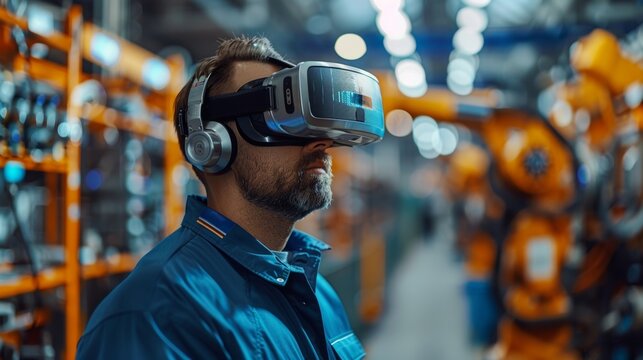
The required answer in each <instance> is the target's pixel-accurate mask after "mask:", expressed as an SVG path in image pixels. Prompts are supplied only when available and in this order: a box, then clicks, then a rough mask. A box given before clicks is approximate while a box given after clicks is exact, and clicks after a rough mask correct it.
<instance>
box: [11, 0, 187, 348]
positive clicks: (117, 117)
mask: <svg viewBox="0 0 643 360" xmlns="http://www.w3.org/2000/svg"><path fill="white" fill-rule="evenodd" d="M0 24H4V26H5V27H7V26H8V27H13V26H18V27H20V28H21V29H23V30H25V31H26V32H27V33H28V41H30V42H33V41H39V42H42V43H44V44H46V45H48V46H50V47H52V48H56V49H59V50H62V51H63V52H65V53H66V54H67V58H66V64H64V65H61V64H56V63H53V62H50V61H47V60H40V59H29V60H27V59H24V58H22V57H20V55H19V54H13V56H12V57H11V59H12V61H13V67H14V70H15V71H22V72H27V73H28V75H29V76H30V77H33V78H35V79H38V80H40V81H45V82H47V83H49V84H51V85H52V86H54V87H55V88H57V89H59V90H61V91H62V92H63V93H64V94H65V99H66V101H67V104H66V107H67V114H68V121H69V122H70V124H72V125H73V124H77V123H78V121H80V120H79V119H81V118H82V117H89V119H87V120H88V121H89V122H90V123H94V124H102V125H105V126H114V127H116V128H119V129H121V130H125V131H128V132H132V133H135V134H138V135H141V136H146V137H154V138H157V139H160V140H162V141H165V148H166V156H165V189H166V196H167V199H166V209H165V219H166V224H165V228H166V233H169V232H170V231H171V230H172V229H174V228H175V227H176V225H177V223H176V222H177V219H178V218H180V215H181V214H182V212H183V204H184V196H183V194H182V193H181V192H180V191H177V189H176V185H174V183H173V178H174V177H173V176H172V175H173V173H174V171H175V169H176V167H177V166H179V165H180V164H183V159H182V155H181V152H180V151H179V149H178V145H177V141H176V138H175V136H174V134H173V129H172V126H171V122H169V121H163V122H158V123H157V122H150V121H147V120H141V119H135V118H132V117H129V116H127V115H125V114H122V113H119V112H117V111H115V110H114V109H107V108H104V107H103V108H96V109H89V110H90V111H87V110H88V109H87V108H79V107H78V106H75V105H74V104H72V103H71V100H70V96H69V95H70V94H71V93H72V92H73V90H74V88H75V87H76V86H77V85H78V84H80V83H81V82H82V81H84V80H87V79H91V78H93V77H92V76H91V75H89V74H84V73H83V72H82V61H83V60H88V61H92V62H94V63H99V62H97V61H96V59H93V58H92V54H91V52H90V51H89V47H90V46H89V45H90V43H91V39H92V38H93V36H94V35H95V34H96V33H98V32H101V33H104V32H103V30H101V29H99V28H97V27H96V26H94V25H92V24H89V23H84V22H83V18H82V11H81V7H80V6H78V5H74V6H72V7H71V8H70V10H69V13H68V16H67V22H66V27H65V29H64V33H59V32H54V33H51V34H48V35H42V34H37V33H33V32H31V31H30V30H29V26H28V25H29V24H28V22H27V20H26V19H22V18H19V17H17V16H15V15H14V14H13V13H11V12H9V11H8V10H7V9H6V8H4V7H0ZM109 36H110V37H113V39H115V40H116V41H118V43H119V46H120V47H121V56H120V57H119V59H120V60H119V63H118V64H115V65H114V66H111V67H107V66H105V65H104V64H99V65H102V66H103V67H105V68H106V70H108V71H109V72H111V73H112V74H114V75H115V76H117V78H118V79H125V78H126V79H128V81H133V82H134V83H136V84H138V86H142V85H144V84H143V78H142V69H143V65H144V63H145V62H146V61H148V60H159V61H165V60H164V59H160V58H158V57H157V56H156V55H154V54H152V53H150V52H148V51H146V50H144V49H142V48H140V47H138V46H136V45H135V44H132V43H130V42H128V41H126V40H124V39H120V38H118V37H115V36H113V35H109ZM4 45H8V44H4ZM4 58H5V59H6V58H7V56H6V54H5V56H4ZM166 64H167V65H168V67H169V68H170V74H171V76H170V83H169V84H168V86H166V87H165V88H164V89H161V90H156V91H152V92H150V95H148V96H147V97H146V98H145V102H146V103H147V104H148V105H152V107H153V108H155V109H156V110H160V111H162V112H163V114H164V116H163V117H164V118H165V119H171V118H172V116H173V105H174V95H175V94H176V93H178V90H179V89H180V87H181V86H182V82H183V79H182V77H181V76H179V74H182V73H183V68H184V64H183V63H182V62H181V61H180V60H179V59H174V60H172V59H168V60H167V61H166ZM94 110H97V111H94ZM86 111H87V112H86ZM86 113H89V114H93V115H91V116H85V115H86ZM80 159H81V148H80V144H79V143H78V142H74V141H70V142H69V143H68V144H67V147H66V154H65V159H63V160H61V161H54V160H53V159H50V158H46V159H44V160H43V161H42V162H35V161H33V159H30V158H27V157H14V156H0V168H2V167H4V166H5V165H6V163H7V162H8V161H20V162H21V163H22V164H24V166H25V169H26V170H33V171H42V172H46V173H51V174H56V173H58V174H64V175H65V177H66V178H67V180H69V179H77V178H78V176H79V174H80ZM70 177H71V178H70ZM64 199H65V203H64V210H63V211H64V214H65V216H64V218H65V220H64V224H60V226H61V227H62V228H63V229H64V235H63V236H64V245H65V258H66V259H67V260H66V263H65V265H64V266H60V267H55V268H51V269H47V270H43V271H42V272H41V273H39V274H38V275H37V278H35V279H34V277H32V276H30V275H22V276H16V277H15V278H13V279H11V280H9V281H4V282H0V298H7V297H12V296H16V295H20V294H24V293H27V292H33V291H36V290H38V289H42V290H46V289H52V288H56V287H60V286H64V291H65V322H66V333H65V351H64V358H65V359H74V358H75V355H76V343H77V341H78V339H79V338H80V334H81V332H82V329H83V323H82V321H81V316H80V305H81V303H80V287H81V281H82V280H86V279H94V278H98V277H102V276H109V275H111V274H119V273H125V272H129V271H131V270H132V269H133V267H134V266H135V265H136V262H137V261H138V258H137V257H134V256H132V255H129V254H122V255H120V256H119V257H117V258H111V259H109V261H99V262H97V263H95V264H91V265H84V266H81V265H80V263H79V259H78V251H79V246H80V218H79V217H80V182H78V181H71V182H70V181H67V186H66V188H65V190H64Z"/></svg>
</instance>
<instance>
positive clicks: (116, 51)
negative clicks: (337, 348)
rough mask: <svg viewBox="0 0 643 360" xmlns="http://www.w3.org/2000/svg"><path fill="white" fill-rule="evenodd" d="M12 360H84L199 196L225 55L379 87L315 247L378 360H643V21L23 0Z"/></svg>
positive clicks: (4, 343) (1, 221) (0, 315)
mask: <svg viewBox="0 0 643 360" xmlns="http://www.w3.org/2000/svg"><path fill="white" fill-rule="evenodd" d="M0 4H1V5H2V6H1V7H0V169H1V170H2V171H1V172H0V174H1V176H0V358H2V359H72V358H74V354H75V346H76V342H77V340H78V338H79V336H80V334H81V333H82V329H83V327H84V325H85V323H86V321H87V319H88V317H89V316H90V315H91V313H92V311H93V309H94V308H95V307H96V305H97V304H98V303H99V302H100V300H101V299H102V298H103V297H104V296H105V295H106V294H107V293H108V292H109V291H110V290H111V289H113V287H114V286H116V285H117V284H118V283H119V281H120V280H122V279H123V278H124V277H125V276H126V275H127V272H128V271H129V270H130V269H132V267H133V266H134V265H135V264H136V261H137V260H138V259H139V258H140V257H141V256H142V255H143V254H145V252H147V251H148V250H149V249H150V248H151V247H152V246H154V244H155V243H156V242H157V241H159V240H160V239H162V238H163V237H164V236H165V235H166V234H168V233H169V232H171V231H172V230H174V229H175V228H176V227H177V226H178V223H179V221H180V220H181V217H182V211H183V206H184V202H185V197H186V195H187V194H193V193H200V192H202V189H201V188H200V187H199V183H198V181H196V179H195V178H194V177H193V176H192V174H191V171H190V170H189V168H188V167H187V166H185V163H184V162H183V160H182V158H181V154H180V152H179V149H178V145H177V143H176V140H175V135H174V133H173V129H172V126H171V124H170V123H168V120H167V119H168V118H171V114H172V111H173V100H174V96H175V94H176V92H177V91H178V89H179V88H180V87H181V86H182V85H183V83H184V82H185V80H186V78H187V76H188V75H189V74H190V71H191V70H192V69H193V65H194V63H195V62H198V61H199V60H200V59H202V58H204V57H207V56H210V55H211V54H212V53H213V52H214V50H215V49H216V47H217V44H218V43H219V41H220V40H221V39H224V38H227V37H230V36H232V35H241V34H247V35H255V34H259V35H264V36H266V37H268V38H269V39H270V40H271V41H272V42H273V45H274V46H275V48H276V49H277V50H278V51H279V52H280V53H282V54H284V55H285V56H286V58H287V59H289V60H290V61H293V62H299V61H304V60H322V61H331V62H340V63H346V64H349V65H352V66H356V67H360V68H363V69H365V70H368V71H370V72H372V73H374V74H376V76H377V77H378V78H379V80H380V85H381V88H382V94H383V98H384V106H385V112H386V127H387V134H386V136H385V138H384V140H383V141H381V142H379V143H377V144H375V145H371V146H367V147H364V148H359V149H357V148H355V149H350V150H346V149H335V150H333V156H334V164H333V172H334V184H333V192H334V201H333V204H332V206H331V207H330V208H329V209H327V210H324V211H319V212H316V213H314V214H312V215H310V216H309V217H307V218H306V219H304V220H302V221H301V222H300V223H299V224H298V227H299V228H301V229H304V230H306V231H308V232H311V233H312V234H314V235H316V236H318V237H320V238H321V239H324V240H325V241H327V242H328V243H329V244H331V246H332V247H333V251H331V252H330V253H329V254H328V255H327V256H326V257H325V259H324V261H323V263H322V272H323V273H324V274H325V275H326V276H327V277H328V279H329V280H330V281H331V283H332V284H333V286H334V287H335V288H336V289H337V291H338V293H339V295H340V297H341V298H342V301H343V302H344V305H345V306H346V308H347V311H348V315H349V318H350V321H351V323H352V325H353V327H354V328H355V330H356V332H357V334H358V336H359V337H360V338H361V340H362V341H363V343H364V344H365V347H366V350H367V352H368V356H367V358H369V359H392V358H396V359H447V360H448V359H454V360H459V359H643V268H642V265H643V207H642V205H643V164H642V156H643V141H642V140H641V133H642V132H643V105H642V103H641V100H642V99H643V26H642V24H643V2H642V1H641V0H435V1H429V0H328V1H313V0H272V1H268V0H109V1H108V0H96V1H88V0H78V1H76V0H59V1H54V0H51V1H31V0H0Z"/></svg>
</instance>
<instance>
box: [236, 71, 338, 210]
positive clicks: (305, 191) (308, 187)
mask: <svg viewBox="0 0 643 360" xmlns="http://www.w3.org/2000/svg"><path fill="white" fill-rule="evenodd" d="M278 70H279V68H277V67H275V66H273V65H269V64H263V63H257V62H241V63H238V64H236V69H235V73H234V76H233V81H232V83H233V84H232V85H233V86H234V87H235V90H236V89H238V88H239V87H241V86H242V85H243V84H245V83H247V82H249V81H251V80H254V79H258V78H262V77H266V76H270V75H271V74H272V73H274V72H276V71H278ZM235 90H233V91H235ZM234 130H235V133H236V134H235V135H236V137H237V140H238V141H237V142H238V149H237V151H238V154H237V159H236V160H235V162H234V163H233V165H232V168H231V171H232V173H233V175H234V178H235V180H236V182H237V185H238V186H239V188H240V189H241V192H242V194H243V196H244V198H245V199H246V200H248V201H249V202H250V203H252V204H254V205H256V206H259V207H261V208H264V209H268V210H271V211H275V212H277V213H279V214H282V215H283V216H285V217H286V218H288V219H290V220H299V219H301V218H303V217H304V216H306V215H308V214H309V213H310V212H312V211H314V210H317V209H320V208H325V207H328V205H330V202H331V198H332V192H331V187H330V185H331V179H332V173H331V158H330V156H329V155H328V154H327V153H326V149H327V148H328V147H329V146H330V145H331V141H330V140H319V141H313V142H311V143H310V144H308V145H305V146H270V147H265V146H263V147H259V146H254V145H251V144H249V143H247V142H246V141H245V140H244V139H243V138H242V137H241V136H240V135H239V132H238V131H236V130H237V129H236V128H235V129H234Z"/></svg>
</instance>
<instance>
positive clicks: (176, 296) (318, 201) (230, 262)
mask: <svg viewBox="0 0 643 360" xmlns="http://www.w3.org/2000/svg"><path fill="white" fill-rule="evenodd" d="M302 64H306V63H302ZM324 64H325V63H317V65H316V66H311V67H309V68H308V72H302V74H309V75H310V76H309V78H308V81H309V84H310V87H309V88H308V89H306V88H305V87H302V89H301V92H300V91H294V89H295V87H293V86H295V85H293V81H294V82H296V80H293V77H297V76H298V75H297V74H298V73H297V72H296V71H298V70H297V69H301V67H299V65H298V67H294V65H292V64H290V63H288V62H286V61H285V60H284V59H283V58H282V57H281V55H279V54H278V53H277V52H275V50H273V48H272V46H271V44H270V42H269V41H268V40H266V39H265V38H237V39H232V40H228V41H225V42H223V43H222V44H221V45H220V47H219V48H218V50H217V53H216V55H215V56H213V57H211V58H208V59H206V60H205V61H203V62H201V63H200V64H199V66H198V68H197V69H196V71H195V75H194V77H193V78H192V79H191V80H190V81H188V83H187V84H186V86H185V87H184V88H183V89H182V90H181V92H180V93H179V95H178V96H177V99H176V103H175V105H176V106H175V107H176V109H175V118H174V122H175V127H176V130H177V133H178V134H179V143H180V146H181V149H182V150H183V151H184V155H185V156H186V158H187V160H188V162H190V163H191V164H192V165H193V167H194V170H195V172H196V174H197V176H198V177H199V179H200V180H201V181H202V182H203V184H204V185H205V189H206V192H207V200H206V199H204V198H200V197H195V196H191V197H189V198H188V201H187V206H186V214H185V217H184V219H183V222H182V226H181V227H180V228H179V229H178V230H177V231H176V232H174V233H173V234H172V235H170V236H169V237H168V238H166V239H164V240H163V241H161V242H160V243H159V244H158V245H157V246H156V247H155V248H154V249H153V250H151V251H150V252H149V253H148V254H147V255H146V256H145V257H143V258H142V259H141V260H140V262H139V263H138V265H137V266H136V268H135V269H134V270H133V272H132V273H131V274H130V275H129V276H128V278H127V279H125V280H124V281H123V282H122V283H121V284H120V285H119V286H118V287H117V288H116V289H114V290H113V291H112V293H110V294H109V296H107V297H106V298H105V300H104V301H103V302H102V303H101V305H100V306H99V307H98V308H97V309H96V311H95V312H94V314H93V315H92V317H91V319H90V321H89V323H88V325H87V328H86V329H85V333H84V335H83V336H82V337H81V339H80V341H79V343H78V358H79V359H359V358H362V357H363V356H364V350H363V348H362V346H361V344H360V342H359V340H358V339H357V338H356V337H355V335H354V334H353V332H352V330H351V328H350V325H349V324H348V321H347V318H346V314H345V312H344V310H343V307H342V305H341V302H340V300H339V298H338V296H337V294H336V293H335V291H334V290H333V289H332V288H331V286H330V285H329V283H328V282H327V281H326V280H325V279H324V278H323V277H322V276H320V275H319V274H318V273H317V270H318V267H319V262H320V256H321V253H322V252H323V251H325V250H328V249H329V247H328V246H327V245H326V244H325V243H323V242H321V241H319V240H317V239H315V238H313V237H312V236H310V235H307V234H305V233H302V232H299V231H296V230H293V226H294V224H295V222H296V221H297V220H299V219H301V218H303V217H304V216H306V215H307V214H309V213H310V212H311V211H313V210H316V209H320V208H324V207H327V206H328V205H329V204H330V202H331V188H330V185H331V178H332V175H331V169H330V165H331V159H330V156H329V155H328V154H327V153H326V150H327V149H328V148H329V147H330V146H332V145H333V144H335V143H342V142H343V143H345V144H348V143H350V142H357V141H362V142H363V143H366V142H370V141H375V140H377V139H379V138H381V135H382V134H383V127H382V126H381V125H382V124H380V123H381V122H382V121H381V119H380V118H381V116H380V115H381V114H379V113H381V107H380V108H379V110H378V109H376V110H377V111H376V115H377V116H375V117H374V119H375V120H374V121H375V122H374V123H376V124H377V126H380V127H382V129H381V132H380V128H379V127H377V126H376V127H374V129H376V131H375V132H376V133H377V134H375V133H373V134H370V133H369V132H368V131H362V130H360V131H361V133H360V134H358V135H351V132H354V131H353V130H351V129H343V128H341V127H338V128H337V129H335V130H333V129H330V128H328V129H327V128H324V126H320V127H319V128H313V127H311V126H308V127H307V129H305V131H306V133H305V134H304V133H303V132H302V133H298V132H297V131H303V130H279V131H281V132H280V133H276V132H275V130H274V129H275V128H277V127H275V126H274V125H273V129H272V130H271V129H269V126H267V125H266V122H263V121H264V120H265V119H264V116H263V115H261V114H259V115H260V116H259V117H257V114H256V113H255V112H256V111H259V110H257V109H263V108H262V106H263V107H266V106H267V107H268V108H270V109H271V110H270V112H269V113H268V114H279V111H285V112H284V114H286V113H290V114H294V113H296V111H295V110H296V109H295V107H294V106H300V104H301V103H303V100H302V99H299V98H298V97H297V96H298V94H300V93H304V94H305V93H306V91H308V90H310V91H312V92H311V94H314V93H315V91H316V90H315V89H316V88H315V87H316V86H327V85H328V84H329V83H328V82H327V81H328V79H330V77H329V76H331V75H332V76H334V77H335V78H337V79H338V80H341V79H344V80H346V79H348V80H346V81H345V82H346V84H347V85H346V86H348V87H351V86H352V88H350V89H349V88H346V89H349V90H346V89H340V90H341V91H335V90H336V89H334V88H333V89H332V90H333V91H334V92H336V93H337V94H341V95H342V96H343V97H344V98H345V100H346V101H345V102H344V103H343V104H340V103H338V104H336V105H333V106H336V107H331V108H329V109H326V110H324V111H330V113H329V114H330V115H336V116H339V115H338V114H339V113H337V114H335V113H332V111H339V110H342V109H343V108H344V107H347V106H352V107H355V106H362V105H359V104H365V105H364V106H367V107H368V108H369V109H372V108H373V104H372V102H373V100H372V98H371V97H372V96H375V97H376V100H377V96H378V95H379V88H377V94H375V95H365V94H362V93H359V94H357V93H355V92H354V91H353V90H360V89H359V86H357V81H356V80H350V78H349V77H345V76H344V77H341V76H340V75H344V73H337V72H336V71H335V70H337V71H338V69H335V70H333V69H331V68H327V67H326V66H325V65H324ZM313 65H314V64H313ZM302 66H303V65H302ZM283 69H290V70H291V72H286V73H284V72H283V71H281V72H280V70H283ZM355 71H359V70H358V69H357V70H355ZM279 74H288V75H287V76H285V77H284V81H283V82H277V81H276V80H275V79H276V78H271V76H273V75H274V76H273V77H277V76H278V75H279ZM346 74H348V72H346ZM279 76H281V75H279ZM302 76H303V75H302ZM358 76H360V75H358ZM340 77H341V79H340ZM266 78H268V79H272V80H271V81H274V84H273V85H270V86H267V85H266V84H261V82H262V81H264V82H266V81H267V80H261V79H266ZM287 78H289V79H287ZM257 79H260V80H258V81H257ZM302 79H303V77H302ZM317 80H319V81H317ZM362 80H363V81H364V82H366V83H368V81H369V80H368V78H367V77H364V78H363V79H362ZM301 81H303V80H300V82H301ZM324 81H326V82H324ZM257 84H259V85H257ZM333 84H334V83H333ZM337 84H339V82H338V83H337ZM375 84H376V82H375ZM332 86H338V85H332ZM320 89H321V88H320ZM328 89H331V88H328ZM328 91H329V90H327V92H328ZM320 94H321V93H320ZM320 96H325V95H323V94H322V95H320ZM316 99H317V100H319V99H318V98H316ZM364 99H368V100H367V101H366V100H364ZM379 99H380V100H379V102H381V98H379ZM317 100H316V101H317ZM322 100H323V99H322ZM280 101H283V104H285V105H284V106H283V107H281V105H276V104H277V103H279V102H280ZM356 102H359V104H358V105H355V104H356ZM376 102H377V101H376ZM311 103H312V101H311ZM320 104H321V103H320ZM346 104H349V105H346ZM315 106H317V105H315ZM323 106H326V105H323ZM255 108H256V109H255ZM253 109H254V110H253ZM333 109H336V110H333ZM311 111H317V109H315V108H313V109H312V110H311ZM373 111H375V110H373ZM351 112H352V113H353V114H354V113H356V112H355V111H354V110H353V111H351ZM251 113H254V115H253V114H251ZM284 116H286V115H284ZM284 116H282V115H279V116H277V117H276V118H275V119H273V120H275V121H281V120H280V119H282V118H283V117H284ZM286 117H287V116H286ZM360 117H362V119H360V120H359V121H358V122H359V123H358V124H355V125H354V126H358V127H359V126H362V127H363V126H370V125H369V124H368V121H366V120H365V119H364V115H363V114H360ZM304 118H306V119H307V117H306V116H300V117H298V118H297V119H299V120H300V121H302V120H303V119H304ZM215 120H216V121H215ZM349 120H351V121H354V120H355V119H348V120H347V121H349ZM289 121H290V122H291V123H292V121H294V120H292V119H290V120H289ZM369 121H371V120H369ZM335 123H337V122H335ZM262 124H263V125H262ZM301 124H303V125H302V126H304V127H306V126H305V125H306V124H305V123H301ZM301 124H300V125H301ZM329 124H330V122H329ZM351 126H352V125H351ZM284 128H286V127H285V126H284ZM296 128H297V129H301V128H302V127H301V126H300V127H296ZM320 128H321V129H322V130H320ZM331 130H332V131H331ZM289 131H290V132H289ZM366 133H369V134H370V135H369V136H370V137H365V136H363V134H366ZM302 134H303V135H302ZM311 134H312V135H311ZM315 134H316V135H315ZM324 134H329V135H328V136H334V137H336V139H330V138H327V137H325V136H326V135H324ZM275 145H277V146H275Z"/></svg>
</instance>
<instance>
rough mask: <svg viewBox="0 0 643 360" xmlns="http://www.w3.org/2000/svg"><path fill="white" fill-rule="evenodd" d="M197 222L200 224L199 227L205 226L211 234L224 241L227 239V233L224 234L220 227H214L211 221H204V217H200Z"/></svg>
mask: <svg viewBox="0 0 643 360" xmlns="http://www.w3.org/2000/svg"><path fill="white" fill-rule="evenodd" d="M196 222H197V224H199V225H201V226H203V227H204V228H206V229H207V230H209V231H210V232H212V233H214V234H215V235H216V236H218V237H220V238H222V239H223V238H224V237H225V235H226V233H225V232H223V231H222V230H221V229H219V228H218V227H216V226H214V225H212V224H211V223H210V222H209V221H207V220H206V219H204V218H202V217H199V218H198V219H197V220H196Z"/></svg>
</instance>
